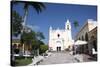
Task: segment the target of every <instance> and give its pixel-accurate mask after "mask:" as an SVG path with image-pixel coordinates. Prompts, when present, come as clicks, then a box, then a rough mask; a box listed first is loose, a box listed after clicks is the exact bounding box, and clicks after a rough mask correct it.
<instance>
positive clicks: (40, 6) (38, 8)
mask: <svg viewBox="0 0 100 67" xmlns="http://www.w3.org/2000/svg"><path fill="white" fill-rule="evenodd" d="M12 2H13V4H18V3H22V4H24V11H25V12H24V16H23V23H22V25H23V28H22V31H21V36H22V35H23V32H24V29H25V25H26V18H27V15H28V11H29V6H32V7H33V8H34V9H35V10H36V12H37V13H38V14H39V13H40V12H42V10H43V9H45V5H44V4H43V3H41V2H29V1H20V2H19V1H12ZM21 41H22V42H21V43H22V44H23V43H24V42H23V40H22V38H21ZM23 53H24V45H23Z"/></svg>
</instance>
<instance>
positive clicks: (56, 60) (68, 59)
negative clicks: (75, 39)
mask: <svg viewBox="0 0 100 67" xmlns="http://www.w3.org/2000/svg"><path fill="white" fill-rule="evenodd" d="M75 62H77V61H76V60H75V59H74V57H73V56H72V55H70V54H69V52H52V55H51V56H49V57H47V58H45V59H44V60H43V61H42V62H40V63H39V65H47V64H62V63H75Z"/></svg>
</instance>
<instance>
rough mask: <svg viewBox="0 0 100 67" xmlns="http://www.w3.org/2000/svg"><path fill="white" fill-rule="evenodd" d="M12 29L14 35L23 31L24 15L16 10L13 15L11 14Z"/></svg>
mask: <svg viewBox="0 0 100 67" xmlns="http://www.w3.org/2000/svg"><path fill="white" fill-rule="evenodd" d="M11 18H12V20H11V29H12V32H11V33H12V35H14V36H16V37H17V36H18V34H20V33H21V29H22V24H21V23H22V17H21V16H20V15H19V14H18V13H17V12H16V11H15V10H14V11H12V16H11Z"/></svg>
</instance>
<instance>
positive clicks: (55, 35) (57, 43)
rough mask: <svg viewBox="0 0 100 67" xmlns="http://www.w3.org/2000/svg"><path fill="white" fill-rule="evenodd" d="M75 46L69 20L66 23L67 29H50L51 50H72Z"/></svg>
mask: <svg viewBox="0 0 100 67" xmlns="http://www.w3.org/2000/svg"><path fill="white" fill-rule="evenodd" d="M72 45H73V40H72V35H71V23H70V21H69V20H67V21H66V23H65V29H59V28H58V29H53V28H52V27H51V26H50V28H49V50H51V51H62V50H65V49H68V48H71V46H72Z"/></svg>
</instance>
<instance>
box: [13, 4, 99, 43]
mask: <svg viewBox="0 0 100 67" xmlns="http://www.w3.org/2000/svg"><path fill="white" fill-rule="evenodd" d="M44 4H45V6H46V9H45V10H44V11H43V12H41V13H40V14H37V12H36V11H35V9H33V8H32V7H30V8H29V12H28V17H27V21H26V24H27V25H28V26H30V27H31V28H32V29H33V30H35V31H41V32H43V34H44V36H45V40H44V42H45V43H48V38H49V27H50V26H52V27H53V29H57V28H58V27H59V28H60V29H64V28H65V22H66V21H67V19H69V21H70V22H71V26H72V37H73V39H74V36H75V35H76V33H77V31H78V30H79V29H80V27H81V26H82V25H83V24H84V23H85V22H86V20H87V19H93V20H97V7H96V6H89V5H88V6H87V5H74V4H57V3H56V4H55V3H44ZM13 9H14V10H16V11H17V12H18V13H19V14H20V15H21V16H23V14H24V11H23V5H22V4H19V5H16V6H14V8H13ZM75 20H77V21H78V22H79V28H78V29H77V30H76V28H74V25H73V22H74V21H75Z"/></svg>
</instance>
